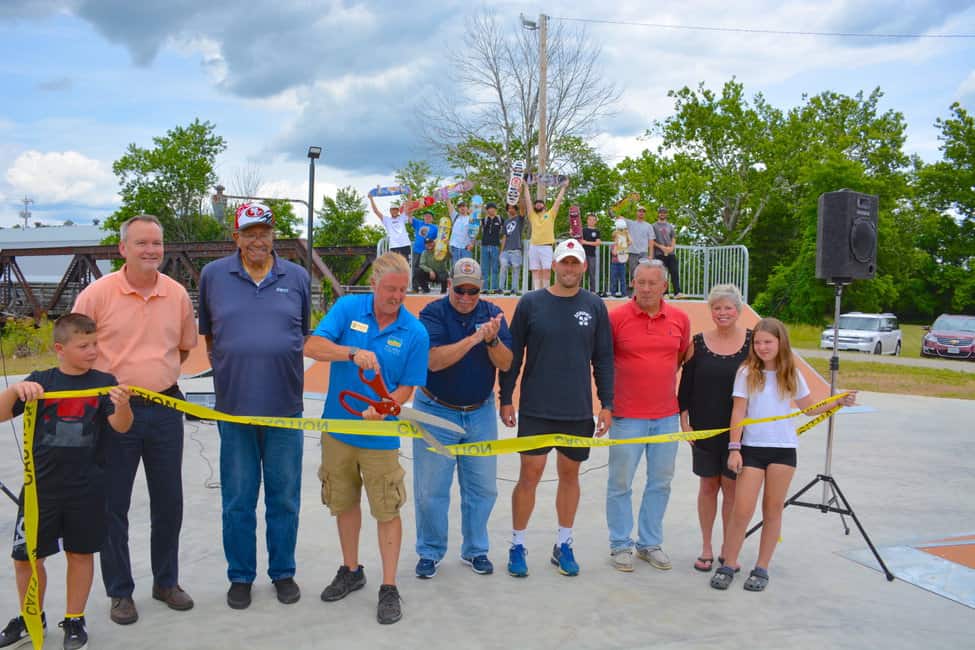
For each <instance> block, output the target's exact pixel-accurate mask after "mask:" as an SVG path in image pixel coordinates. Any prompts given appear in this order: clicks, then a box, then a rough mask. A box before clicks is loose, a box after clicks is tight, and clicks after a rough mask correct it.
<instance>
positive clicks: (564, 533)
mask: <svg viewBox="0 0 975 650" xmlns="http://www.w3.org/2000/svg"><path fill="white" fill-rule="evenodd" d="M562 544H572V529H571V528H563V527H562V526H559V546H561V545H562Z"/></svg>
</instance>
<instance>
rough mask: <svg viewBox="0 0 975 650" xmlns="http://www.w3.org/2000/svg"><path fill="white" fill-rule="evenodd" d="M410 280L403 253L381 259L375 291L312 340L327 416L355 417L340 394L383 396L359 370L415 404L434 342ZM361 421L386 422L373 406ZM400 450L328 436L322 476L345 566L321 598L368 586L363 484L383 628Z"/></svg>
mask: <svg viewBox="0 0 975 650" xmlns="http://www.w3.org/2000/svg"><path fill="white" fill-rule="evenodd" d="M409 282H410V267H409V263H407V261H406V259H405V258H404V257H403V256H401V255H398V254H397V253H392V252H390V253H386V254H385V255H381V256H380V257H378V258H377V259H376V261H375V262H373V264H372V279H371V280H370V284H371V285H372V289H373V293H371V294H359V295H349V296H343V297H342V298H340V299H339V300H338V301H337V302H336V303H335V305H334V306H333V307H332V309H331V310H329V312H328V314H326V315H325V318H323V319H322V321H321V322H320V323H319V324H318V327H317V328H316V329H315V332H314V333H313V335H312V336H311V337H309V339H308V342H307V343H306V344H305V356H308V357H311V358H312V359H316V360H318V361H328V362H330V363H329V366H330V370H329V378H328V395H327V396H326V399H325V413H324V414H323V417H325V418H348V417H350V416H349V413H348V412H347V411H346V410H345V409H344V408H343V407H342V405H341V403H340V402H339V399H338V396H339V392H340V391H342V390H352V391H354V392H357V393H360V394H362V395H366V396H368V397H370V398H372V399H378V397H379V396H378V395H376V394H375V392H373V391H372V390H371V389H370V388H369V387H368V386H366V385H365V384H364V383H362V381H361V380H360V379H359V369H360V368H361V369H362V370H364V371H366V372H369V373H372V372H378V373H381V375H382V378H383V381H384V382H385V384H386V388H387V389H388V390H389V391H390V394H391V395H392V398H393V399H394V400H396V401H397V402H398V403H400V404H402V403H403V402H406V401H407V400H409V399H410V396H411V395H412V394H413V388H414V387H415V386H420V385H422V384H423V382H425V381H426V376H427V355H428V353H429V350H430V337H429V336H428V335H427V331H426V329H425V328H424V327H423V325H421V324H420V321H418V320H417V319H416V317H415V316H413V314H411V313H410V312H409V311H407V310H406V308H405V307H403V298H404V297H405V296H406V289H407V286H408V285H409ZM363 406H364V405H363ZM361 416H362V417H363V418H365V419H370V420H378V419H382V416H381V415H379V414H378V413H376V411H375V409H373V407H372V406H369V407H368V408H366V409H365V410H364V411H362V413H361ZM398 450H399V438H396V437H388V436H354V435H343V434H337V433H336V434H333V433H324V434H322V465H321V468H320V469H319V472H318V473H319V478H321V480H322V502H323V503H325V505H327V506H328V507H329V510H331V512H332V515H334V516H335V518H336V523H337V524H338V531H339V542H340V544H341V546H342V561H343V563H342V566H341V567H339V570H338V573H337V574H336V576H335V579H334V580H332V583H331V584H330V585H328V586H327V587H326V588H325V590H324V591H323V592H322V600H324V601H335V600H340V599H342V598H345V597H346V596H347V595H349V593H350V592H352V591H355V590H356V589H361V588H362V587H363V586H365V584H366V575H365V571H364V570H363V568H362V565H360V564H359V531H360V529H361V528H362V511H361V509H360V505H359V504H360V501H361V499H362V488H363V487H365V489H366V496H367V498H368V500H369V508H370V511H371V513H372V516H373V518H375V519H376V522H377V529H378V533H379V555H380V557H381V558H382V564H383V583H382V585H380V587H379V606H378V609H377V613H376V618H377V619H378V620H379V622H380V623H384V624H385V623H395V622H396V621H398V620H400V618H402V611H401V608H400V598H399V592H398V591H397V589H396V567H397V565H398V563H399V553H400V544H401V542H402V538H403V524H402V521H401V520H400V516H399V510H400V508H401V507H402V505H403V502H404V501H405V500H406V486H405V485H404V482H403V477H404V476H405V474H406V473H405V472H404V471H403V468H402V467H400V464H399V457H398Z"/></svg>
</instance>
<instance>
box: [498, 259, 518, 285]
mask: <svg viewBox="0 0 975 650" xmlns="http://www.w3.org/2000/svg"><path fill="white" fill-rule="evenodd" d="M498 262H499V268H500V271H501V290H502V291H508V290H509V286H510V289H511V290H512V291H521V251H520V250H513V251H501V255H500V256H499V259H498ZM509 266H510V267H511V284H510V285H509V284H508V267H509Z"/></svg>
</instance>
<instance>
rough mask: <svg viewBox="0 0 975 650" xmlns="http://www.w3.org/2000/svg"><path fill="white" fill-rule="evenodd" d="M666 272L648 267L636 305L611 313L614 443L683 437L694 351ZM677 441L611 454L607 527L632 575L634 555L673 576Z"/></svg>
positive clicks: (613, 549)
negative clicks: (638, 485)
mask: <svg viewBox="0 0 975 650" xmlns="http://www.w3.org/2000/svg"><path fill="white" fill-rule="evenodd" d="M666 291H667V269H666V268H665V267H664V265H663V262H661V261H660V260H646V259H645V260H642V261H641V262H640V263H639V264H637V266H636V268H634V270H633V298H631V299H630V300H629V301H628V302H627V303H626V304H624V305H621V306H619V307H617V308H616V309H614V310H613V311H611V312H610V314H609V321H610V325H611V329H612V332H613V357H614V362H613V368H614V371H615V373H614V375H615V378H616V379H615V382H616V383H615V391H614V394H615V395H616V397H615V402H614V405H615V406H616V408H615V409H614V410H613V426H612V428H610V430H609V435H610V437H611V438H613V439H617V440H618V439H626V438H638V437H643V436H652V435H655V434H659V433H672V432H674V431H679V430H680V421H679V413H680V408H679V406H678V404H677V370H678V368H680V364H681V361H682V360H683V358H684V354H685V353H686V352H687V348H688V345H689V344H690V336H691V323H690V319H689V318H688V317H687V314H685V313H684V312H682V311H681V310H679V309H677V308H676V307H671V306H670V305H668V304H667V303H665V302H664V300H663V295H664V293H665V292H666ZM677 447H678V443H677V442H665V443H662V444H653V445H646V444H643V445H637V444H629V445H616V446H613V447H610V448H609V486H608V489H607V493H606V522H607V524H608V526H609V548H610V557H611V558H612V563H613V566H614V567H615V568H616V569H618V570H619V571H632V570H633V549H634V546H635V547H636V554H637V557H639V558H640V559H642V560H646V561H647V562H649V563H650V564H651V566H653V567H654V568H657V569H664V570H665V569H669V568H670V567H671V564H670V558H669V557H667V554H666V553H664V551H663V549H662V548H661V544H662V543H663V520H664V511H666V509H667V501H668V500H669V499H670V482H671V479H673V478H674V462H675V461H676V459H677ZM644 455H645V456H646V458H647V482H646V485H645V486H644V488H643V500H642V503H641V504H640V516H639V519H638V522H639V523H638V526H637V540H636V544H635V545H634V542H633V539H632V538H631V536H630V533H631V532H632V531H633V504H632V502H631V495H632V493H633V477H634V475H635V474H636V468H637V465H639V464H640V457H641V456H644Z"/></svg>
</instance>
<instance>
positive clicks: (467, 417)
mask: <svg viewBox="0 0 975 650" xmlns="http://www.w3.org/2000/svg"><path fill="white" fill-rule="evenodd" d="M482 282H483V279H482V274H481V267H480V265H478V263H477V262H475V261H474V260H473V259H470V258H463V259H461V260H459V261H457V263H455V264H454V269H453V274H452V276H451V280H450V290H449V291H448V293H447V295H446V296H445V297H443V298H441V299H439V300H436V301H434V302H431V303H429V304H428V305H427V306H426V307H424V308H423V311H421V312H420V322H422V323H423V325H424V326H425V327H426V329H427V332H428V333H429V335H430V363H429V366H430V368H429V372H428V373H427V379H426V385H425V386H424V387H422V388H421V389H420V392H419V393H417V395H416V397H415V398H414V400H413V406H414V408H416V409H417V410H418V411H424V412H426V413H430V414H432V415H437V416H439V417H441V418H444V419H446V420H450V421H451V422H454V423H455V424H457V425H459V426H461V427H462V428H463V429H464V430H465V433H464V434H456V433H453V432H451V431H448V430H446V429H442V428H439V427H432V426H431V427H429V430H430V433H431V434H433V435H434V436H435V437H436V438H437V439H438V440H440V442H442V443H444V444H457V443H476V442H483V441H485V440H497V438H498V412H497V407H496V405H495V402H494V384H495V380H496V379H497V374H498V370H502V371H504V370H508V368H509V367H510V366H511V347H510V346H511V334H510V333H509V332H508V326H507V324H506V323H505V321H504V314H503V313H502V312H501V309H500V308H499V307H498V306H497V305H494V304H492V303H490V302H485V301H482V300H480V292H481V286H482ZM427 447H428V445H427V443H426V442H424V441H423V440H414V443H413V492H414V496H415V498H414V506H415V508H416V553H417V555H418V556H419V557H420V559H419V562H417V565H416V575H417V577H418V578H432V577H433V576H435V575H436V574H437V565H439V564H440V561H441V560H442V559H443V557H444V555H445V554H446V552H447V512H448V510H449V509H450V486H451V484H452V483H453V478H454V469H455V468H456V470H457V481H458V483H459V484H460V501H461V506H460V511H461V536H462V538H463V539H462V540H461V548H460V559H461V561H462V562H463V563H464V564H467V565H469V566H470V567H471V568H472V569H473V570H474V572H475V573H479V574H482V575H484V574H490V573H493V572H494V566H493V565H492V564H491V561H490V559H488V533H487V523H488V517H490V516H491V510H492V509H493V508H494V502H495V500H496V499H497V496H498V488H497V479H496V474H497V458H496V457H495V456H486V457H483V458H479V457H471V456H456V457H455V456H443V455H441V454H436V453H433V452H431V451H428V449H427Z"/></svg>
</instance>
